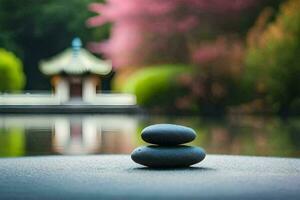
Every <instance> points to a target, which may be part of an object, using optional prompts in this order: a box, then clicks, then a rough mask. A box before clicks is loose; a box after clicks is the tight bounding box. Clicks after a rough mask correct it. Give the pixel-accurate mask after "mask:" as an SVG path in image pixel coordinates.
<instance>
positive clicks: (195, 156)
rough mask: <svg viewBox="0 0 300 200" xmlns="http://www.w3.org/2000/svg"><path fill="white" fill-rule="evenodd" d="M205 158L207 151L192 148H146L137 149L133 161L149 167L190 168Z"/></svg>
mask: <svg viewBox="0 0 300 200" xmlns="http://www.w3.org/2000/svg"><path fill="white" fill-rule="evenodd" d="M204 158H205V151H204V150H203V149H201V148H199V147H190V146H184V145H180V146H174V147H173V146H172V147H170V146H169V147H162V146H154V145H152V146H144V147H138V148H136V149H135V150H134V151H133V152H132V154H131V159H132V160H133V161H135V162H136V163H139V164H141V165H145V166H148V167H162V168H163V167H188V166H190V165H194V164H196V163H198V162H200V161H202V160H203V159H204Z"/></svg>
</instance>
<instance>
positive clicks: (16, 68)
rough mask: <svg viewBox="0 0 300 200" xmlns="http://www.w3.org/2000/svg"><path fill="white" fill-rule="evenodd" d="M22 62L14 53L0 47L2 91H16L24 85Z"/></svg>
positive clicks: (0, 90)
mask: <svg viewBox="0 0 300 200" xmlns="http://www.w3.org/2000/svg"><path fill="white" fill-rule="evenodd" d="M24 84H25V76H24V73H23V66H22V62H21V61H20V59H19V58H17V57H16V56H15V55H14V54H13V53H11V52H8V51H6V50H4V49H0V92H15V91H19V90H21V89H22V88H23V87H24Z"/></svg>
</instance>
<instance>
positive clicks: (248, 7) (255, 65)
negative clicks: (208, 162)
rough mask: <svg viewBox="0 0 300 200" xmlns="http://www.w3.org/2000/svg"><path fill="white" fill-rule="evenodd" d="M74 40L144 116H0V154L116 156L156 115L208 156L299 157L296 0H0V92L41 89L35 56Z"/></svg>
mask: <svg viewBox="0 0 300 200" xmlns="http://www.w3.org/2000/svg"><path fill="white" fill-rule="evenodd" d="M74 37H80V38H81V40H82V41H83V44H84V47H85V48H87V49H89V50H90V51H91V52H93V53H94V54H95V55H96V56H98V57H99V58H102V59H109V60H111V61H112V63H113V72H112V73H110V74H109V75H107V76H106V77H105V78H104V84H103V85H102V88H101V90H103V91H106V92H107V91H108V92H111V93H114V92H123V93H133V94H135V95H136V97H137V102H138V105H139V106H140V107H142V108H144V109H145V110H146V111H147V112H148V113H150V115H148V118H147V119H144V118H143V117H142V119H141V118H140V117H121V118H120V119H119V118H118V116H114V117H110V116H108V117H104V118H102V116H93V117H92V121H94V122H92V123H91V124H92V125H90V124H89V122H85V118H89V117H91V116H77V117H76V116H75V117H70V116H67V117H66V116H64V117H61V116H40V117H39V116H38V117H37V116H32V117H28V116H27V117H18V116H0V147H1V148H0V155H1V156H10V155H11V156H22V155H40V154H64V153H72V154H76V153H101V152H102V153H103V152H104V153H105V152H106V153H128V152H130V151H131V150H132V149H133V148H134V147H135V146H137V145H140V144H141V141H140V139H139V133H140V130H141V129H142V128H143V127H145V126H146V125H149V124H152V123H165V122H170V123H180V124H183V125H188V126H191V127H193V128H195V129H196V130H197V132H198V133H199V138H198V140H197V141H196V142H195V143H196V145H201V146H204V147H205V148H206V149H208V152H209V153H226V154H243V155H265V156H296V157H298V156H300V153H299V149H300V144H299V141H300V139H299V136H300V135H299V132H300V126H299V124H300V121H299V117H298V115H299V114H300V84H299V80H300V79H299V77H300V0H230V1H229V0H210V1H207V0H106V1H104V0H43V1H37V0H21V1H20V0H0V93H26V92H31V91H50V90H52V89H53V88H51V85H50V80H49V77H46V76H45V75H43V74H42V73H41V71H40V70H39V67H38V66H39V63H40V61H41V60H47V59H49V58H51V57H53V56H54V55H57V54H58V53H60V52H61V51H63V50H64V49H65V48H67V47H69V46H70V43H71V41H72V39H73V38H74ZM154 114H155V115H154ZM166 115H173V117H170V116H167V117H166ZM183 115H185V117H183ZM203 116H205V117H206V116H213V117H218V119H208V120H207V119H206V118H205V117H203ZM220 117H222V119H219V118H220ZM34 120H36V122H37V123H33V122H34ZM126 120H129V121H128V124H129V125H130V124H132V127H133V128H131V129H130V128H129V129H126V127H127V125H128V124H127V123H126V122H127V121H126ZM123 122H125V123H123ZM39 124H40V126H39ZM84 124H88V125H84ZM93 124H94V125H93ZM95 124H96V125H95ZM97 124H98V125H97ZM99 124H100V125H99ZM101 124H105V125H107V126H108V128H107V130H106V129H103V127H102V126H101ZM126 124H127V125H126ZM89 127H94V129H93V130H92V129H91V128H89ZM101 127H102V128H101ZM123 128H124V132H123V133H125V135H126V134H128V136H124V137H121V136H120V135H117V136H114V134H106V133H108V132H110V133H111V132H113V133H120V132H121V133H122V130H123ZM120 130H121V131H120ZM91 131H92V132H93V131H94V132H93V133H95V134H92V133H89V132H91ZM65 133H68V134H69V135H68V136H66V137H67V138H64V137H65ZM85 134H86V135H85ZM101 134H102V136H101ZM84 135H85V136H84ZM88 135H92V136H93V138H92V139H91V138H90V139H87V140H85V139H84V138H85V137H86V136H88ZM99 135H100V136H101V137H106V138H108V139H102V140H101V141H102V143H101V142H100V140H97V138H98V139H99V138H100V136H99ZM103 135H104V136H103ZM121 135H122V134H121ZM39 138H40V139H39ZM109 138H110V139H109ZM57 141H58V143H57ZM86 141H87V142H92V143H88V144H85V142H86ZM93 141H94V142H95V141H98V142H99V144H100V143H101V145H102V147H101V145H99V144H98V143H97V144H94V143H93ZM105 141H106V142H105ZM124 141H125V142H124ZM126 141H127V142H126ZM59 142H61V143H59ZM122 143H123V144H125V147H124V146H122V145H121V144H122ZM116 144H117V145H116ZM126 144H128V145H127V146H126ZM72 145H73V146H72ZM74 145H75V146H74ZM93 145H94V146H93ZM97 145H98V146H97ZM103 145H104V147H103ZM105 145H106V146H105ZM89 147H91V148H92V149H87V148H89ZM123 147H124V149H122V148H123ZM111 148H116V149H111ZM107 149H108V150H107Z"/></svg>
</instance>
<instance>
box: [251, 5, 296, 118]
mask: <svg viewBox="0 0 300 200" xmlns="http://www.w3.org/2000/svg"><path fill="white" fill-rule="evenodd" d="M299 10H300V0H289V1H287V2H285V3H284V4H283V5H282V6H281V8H280V11H279V14H278V16H277V18H276V19H275V21H274V22H273V23H271V24H270V25H268V26H267V28H266V29H265V30H264V31H263V32H262V33H261V34H259V36H258V37H257V40H256V41H255V42H254V43H253V44H252V45H250V46H249V49H248V53H247V56H246V65H247V71H248V72H247V73H249V77H252V80H253V82H256V87H257V89H258V90H259V92H260V93H261V94H263V95H265V99H266V101H267V102H269V103H271V105H272V107H273V109H274V110H275V111H279V112H284V113H286V112H291V111H292V109H293V108H294V107H297V105H298V103H297V102H298V100H297V99H299V98H300V85H299V75H300V64H299V63H300V56H299V55H300V12H299Z"/></svg>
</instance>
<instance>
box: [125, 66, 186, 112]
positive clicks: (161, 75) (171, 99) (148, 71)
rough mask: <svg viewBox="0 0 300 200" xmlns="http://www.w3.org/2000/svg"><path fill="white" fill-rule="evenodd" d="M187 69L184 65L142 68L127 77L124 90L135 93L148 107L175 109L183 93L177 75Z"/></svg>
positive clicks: (143, 104) (139, 102)
mask: <svg viewBox="0 0 300 200" xmlns="http://www.w3.org/2000/svg"><path fill="white" fill-rule="evenodd" d="M186 70H187V66H182V65H161V66H152V67H146V68H142V69H140V70H138V71H136V72H135V73H134V74H132V75H131V76H130V77H129V78H128V79H127V81H126V84H125V85H124V86H123V92H129V93H134V94H135V95H136V96H137V102H138V104H140V105H142V106H145V107H147V108H152V109H153V110H157V111H159V110H161V108H162V107H163V108H164V109H166V110H170V111H172V110H173V111H174V104H175V100H176V99H177V98H178V96H180V95H182V94H181V93H182V89H180V88H179V84H178V83H177V79H176V77H177V76H178V74H180V73H182V72H184V71H186Z"/></svg>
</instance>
